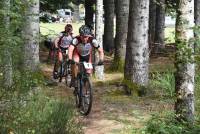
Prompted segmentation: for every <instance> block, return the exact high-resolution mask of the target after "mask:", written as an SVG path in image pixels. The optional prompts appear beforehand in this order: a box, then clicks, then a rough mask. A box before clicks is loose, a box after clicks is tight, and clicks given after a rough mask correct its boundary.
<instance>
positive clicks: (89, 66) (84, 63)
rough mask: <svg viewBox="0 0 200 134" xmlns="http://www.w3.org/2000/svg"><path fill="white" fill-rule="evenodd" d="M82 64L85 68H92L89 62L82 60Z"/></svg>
mask: <svg viewBox="0 0 200 134" xmlns="http://www.w3.org/2000/svg"><path fill="white" fill-rule="evenodd" d="M83 65H84V67H85V69H93V66H92V64H91V63H87V62H83Z"/></svg>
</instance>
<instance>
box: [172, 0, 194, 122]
mask: <svg viewBox="0 0 200 134" xmlns="http://www.w3.org/2000/svg"><path fill="white" fill-rule="evenodd" d="M177 5H178V8H177V19H176V45H177V51H176V57H175V61H176V62H175V67H176V73H175V82H176V87H175V90H176V99H177V100H176V103H175V110H176V114H177V117H178V119H184V120H186V121H189V122H193V121H194V76H195V64H194V56H193V52H194V44H193V43H192V41H191V39H192V38H193V37H194V34H193V29H192V27H193V26H194V0H179V1H178V3H177Z"/></svg>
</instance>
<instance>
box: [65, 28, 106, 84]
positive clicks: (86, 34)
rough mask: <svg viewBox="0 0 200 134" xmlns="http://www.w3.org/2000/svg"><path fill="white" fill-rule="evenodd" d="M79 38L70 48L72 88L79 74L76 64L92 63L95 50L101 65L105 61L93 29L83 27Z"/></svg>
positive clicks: (80, 29) (77, 37) (75, 39)
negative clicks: (93, 34) (92, 31)
mask: <svg viewBox="0 0 200 134" xmlns="http://www.w3.org/2000/svg"><path fill="white" fill-rule="evenodd" d="M79 34H80V35H79V36H76V37H75V38H74V39H73V41H72V44H71V45H70V47H69V53H68V57H69V63H70V64H71V71H72V86H74V85H73V84H74V83H73V82H74V79H75V78H76V77H77V73H78V66H77V65H76V64H74V63H78V62H84V61H85V62H88V63H91V62H92V50H93V49H94V48H95V49H97V50H98V52H99V57H100V60H99V63H98V64H99V65H102V64H103V59H104V52H103V49H102V48H101V47H100V46H99V44H98V42H97V40H96V39H95V38H94V37H93V36H92V35H91V34H92V33H91V29H90V28H89V27H88V26H86V25H82V26H81V27H80V28H79ZM87 73H88V74H91V73H92V70H91V69H88V70H87Z"/></svg>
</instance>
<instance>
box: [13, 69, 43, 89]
mask: <svg viewBox="0 0 200 134" xmlns="http://www.w3.org/2000/svg"><path fill="white" fill-rule="evenodd" d="M43 84H44V76H43V74H42V72H41V71H38V72H30V71H23V73H22V72H15V75H14V89H15V90H16V91H18V92H27V91H29V90H31V89H33V88H34V87H37V86H41V85H43Z"/></svg>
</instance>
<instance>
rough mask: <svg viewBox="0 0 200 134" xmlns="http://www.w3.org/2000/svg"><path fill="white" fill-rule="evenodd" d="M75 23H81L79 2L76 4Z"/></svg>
mask: <svg viewBox="0 0 200 134" xmlns="http://www.w3.org/2000/svg"><path fill="white" fill-rule="evenodd" d="M73 21H74V22H79V21H80V16H79V1H77V2H76V3H75V4H74V15H73Z"/></svg>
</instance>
